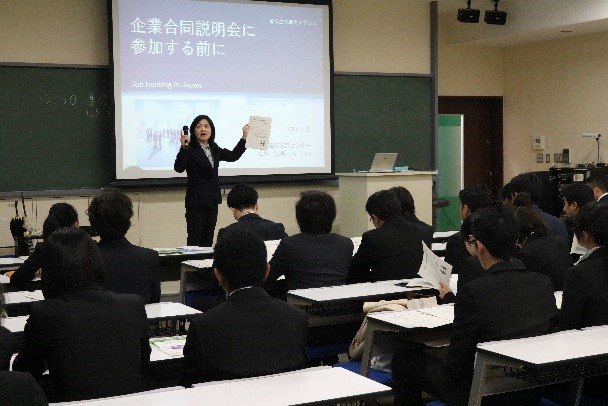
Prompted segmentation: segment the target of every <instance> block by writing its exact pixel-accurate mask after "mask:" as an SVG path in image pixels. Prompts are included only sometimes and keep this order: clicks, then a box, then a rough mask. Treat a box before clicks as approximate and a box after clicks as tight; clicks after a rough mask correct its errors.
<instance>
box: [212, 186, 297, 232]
mask: <svg viewBox="0 0 608 406" xmlns="http://www.w3.org/2000/svg"><path fill="white" fill-rule="evenodd" d="M226 204H227V205H228V207H229V208H230V210H231V211H232V215H233V216H234V219H235V220H236V223H232V224H230V225H229V226H227V227H224V228H221V229H220V230H219V231H218V233H217V238H218V239H220V238H221V237H222V236H223V235H224V234H225V233H229V232H232V231H235V230H251V231H253V232H254V233H256V234H259V236H260V237H262V238H263V239H264V240H280V239H281V238H285V237H287V233H286V232H285V227H284V226H283V224H281V223H275V222H274V221H270V220H266V219H263V218H262V217H260V216H259V215H258V192H257V191H256V190H255V189H254V188H252V187H251V186H249V185H234V186H233V187H232V189H231V190H230V192H228V196H226Z"/></svg>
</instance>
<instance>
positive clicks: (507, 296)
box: [445, 259, 557, 386]
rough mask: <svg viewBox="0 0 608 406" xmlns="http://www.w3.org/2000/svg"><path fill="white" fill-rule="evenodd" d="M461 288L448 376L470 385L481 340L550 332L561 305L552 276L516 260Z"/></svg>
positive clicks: (448, 359)
mask: <svg viewBox="0 0 608 406" xmlns="http://www.w3.org/2000/svg"><path fill="white" fill-rule="evenodd" d="M486 273H487V274H486V275H485V276H483V277H481V278H477V279H475V280H472V281H470V282H468V283H467V284H466V285H464V286H463V287H462V290H459V291H458V294H457V295H456V304H455V308H454V324H453V334H452V337H451V339H450V346H449V349H448V354H447V357H446V361H445V364H446V367H447V373H448V375H449V376H451V377H453V378H454V379H464V380H465V381H467V382H468V385H469V386H470V384H471V380H472V378H473V364H474V361H475V352H476V348H477V344H478V343H480V342H485V341H494V340H506V339H511V338H517V337H526V336H533V335H540V334H546V333H548V332H549V331H550V330H551V329H552V328H553V327H554V325H555V320H556V318H557V307H556V305H555V296H554V294H553V285H552V283H551V280H550V279H549V278H548V277H547V276H545V275H542V274H539V273H535V272H529V271H526V267H525V265H524V264H523V263H522V262H521V261H518V260H515V259H514V260H511V261H508V262H499V263H497V264H495V265H494V266H492V267H491V268H489V269H488V270H486Z"/></svg>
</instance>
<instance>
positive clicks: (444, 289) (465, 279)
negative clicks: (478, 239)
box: [439, 216, 485, 304]
mask: <svg viewBox="0 0 608 406" xmlns="http://www.w3.org/2000/svg"><path fill="white" fill-rule="evenodd" d="M472 234H473V232H472V231H471V216H468V217H467V218H465V219H464V220H463V221H462V224H461V225H460V235H461V237H462V241H463V243H464V246H465V248H466V250H467V252H468V253H469V255H470V256H469V257H467V258H465V260H464V261H463V262H462V264H461V265H462V266H461V267H460V272H459V273H458V282H457V284H456V287H457V290H458V291H460V290H461V289H462V287H463V286H464V285H466V284H467V283H469V282H470V281H472V280H474V279H477V278H479V277H480V276H483V275H485V271H484V269H483V267H482V266H481V262H479V258H477V255H475V243H474V242H473V241H474V240H473V235H472ZM439 284H440V285H441V289H439V299H441V304H448V303H454V302H456V295H455V294H454V292H452V289H450V287H449V286H446V285H445V284H444V283H443V282H440V283H439Z"/></svg>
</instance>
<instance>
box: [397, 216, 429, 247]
mask: <svg viewBox="0 0 608 406" xmlns="http://www.w3.org/2000/svg"><path fill="white" fill-rule="evenodd" d="M403 218H404V219H405V221H409V222H410V223H412V224H414V225H415V226H416V227H418V229H419V230H420V232H421V233H422V241H424V243H425V244H426V245H427V247H429V248H431V246H432V245H433V233H434V230H433V226H430V225H428V224H426V223H425V222H424V221H421V220H420V219H419V218H418V217H416V215H415V214H412V213H407V214H405V215H404V216H403Z"/></svg>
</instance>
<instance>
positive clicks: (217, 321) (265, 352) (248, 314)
mask: <svg viewBox="0 0 608 406" xmlns="http://www.w3.org/2000/svg"><path fill="white" fill-rule="evenodd" d="M307 328H308V319H307V316H306V314H305V313H304V312H302V311H300V310H298V309H296V308H295V307H292V306H291V305H289V304H287V303H285V302H283V301H281V300H279V299H275V298H272V297H270V296H269V295H268V294H267V293H266V292H265V291H264V290H263V289H261V288H257V287H251V288H245V289H240V290H236V291H234V292H233V293H232V294H231V295H230V296H229V297H228V298H227V299H226V302H224V303H222V304H221V305H219V306H217V307H214V308H213V309H211V310H209V311H207V312H205V313H203V314H200V315H197V316H195V317H193V318H192V320H191V322H190V328H189V330H188V336H187V338H186V345H185V346H184V370H183V373H182V376H181V379H180V381H179V383H180V385H184V386H190V385H192V384H194V383H197V382H206V381H215V380H223V379H234V378H243V377H251V376H259V375H267V374H274V373H279V372H283V371H289V370H294V369H298V368H300V367H301V366H302V363H303V359H304V345H305V343H306V330H307Z"/></svg>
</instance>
